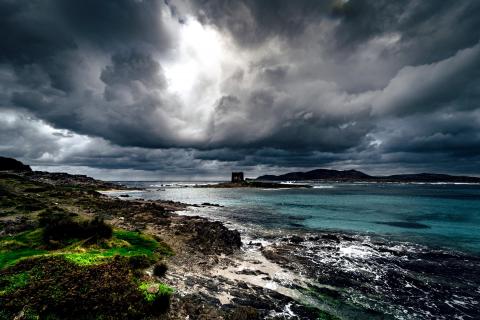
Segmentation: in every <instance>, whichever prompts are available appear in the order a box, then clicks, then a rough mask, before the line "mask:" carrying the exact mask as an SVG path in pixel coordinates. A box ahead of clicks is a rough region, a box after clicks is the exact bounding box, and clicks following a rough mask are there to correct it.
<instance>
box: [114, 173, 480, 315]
mask: <svg viewBox="0 0 480 320" xmlns="http://www.w3.org/2000/svg"><path fill="white" fill-rule="evenodd" d="M121 183H123V184H125V185H127V186H129V187H132V188H137V190H130V191H128V192H127V193H128V194H129V196H130V197H129V198H128V199H139V198H141V199H145V200H158V199H159V200H173V201H179V202H183V203H187V204H191V205H192V207H191V208H190V209H189V210H187V211H185V212H184V213H183V214H190V215H199V216H204V217H207V218H209V219H212V220H218V221H222V222H224V223H225V224H226V225H227V226H228V227H230V228H235V229H237V230H240V232H241V233H242V238H243V239H244V243H245V245H244V246H245V248H244V250H246V251H248V250H261V249H255V245H251V246H249V244H252V243H253V244H255V242H256V241H257V242H260V243H262V244H263V245H262V246H264V245H274V246H278V248H284V249H285V248H287V249H288V250H287V249H285V250H283V251H282V252H283V254H284V255H285V258H286V259H284V260H288V261H292V264H293V263H295V264H294V265H292V266H288V265H287V266H284V267H287V269H290V270H293V271H292V272H295V269H296V267H295V266H297V267H298V270H297V271H298V273H301V274H302V275H304V276H305V277H307V278H308V279H309V281H311V284H312V285H311V286H309V287H308V288H303V289H305V290H303V289H302V288H297V289H298V290H300V291H302V290H303V292H304V293H305V294H306V297H305V301H308V303H310V304H313V305H317V306H320V307H321V308H323V309H324V310H328V311H331V312H333V313H334V314H335V315H336V316H338V317H339V318H341V319H480V185H475V184H446V183H437V184H426V183H425V184H420V183H416V184H413V183H405V184H400V183H384V184H381V183H310V185H311V188H281V189H253V188H199V187H198V185H205V184H209V183H211V182H178V181H176V182H171V181H170V182H169V181H128V182H127V181H124V182H121ZM124 193H126V192H124V191H121V192H119V193H118V194H116V193H110V195H112V196H119V195H120V194H124ZM205 204H210V205H205ZM212 204H213V206H212ZM293 235H300V236H301V237H302V239H304V240H302V241H296V242H295V243H290V242H289V240H288V239H289V237H292V236H293ZM282 246H283V247H282ZM307 282H308V281H307ZM286 285H288V284H286ZM291 287H295V286H294V285H293V286H291ZM307 296H308V297H307Z"/></svg>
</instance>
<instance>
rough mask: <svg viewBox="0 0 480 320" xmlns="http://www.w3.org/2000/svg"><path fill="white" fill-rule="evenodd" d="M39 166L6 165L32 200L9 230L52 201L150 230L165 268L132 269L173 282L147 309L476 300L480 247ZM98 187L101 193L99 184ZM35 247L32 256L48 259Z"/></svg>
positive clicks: (301, 309) (332, 310)
mask: <svg viewBox="0 0 480 320" xmlns="http://www.w3.org/2000/svg"><path fill="white" fill-rule="evenodd" d="M33 176H34V177H38V175H33ZM41 176H42V178H41V180H35V179H30V178H28V177H27V178H25V175H24V174H22V173H2V177H3V180H2V190H6V191H8V192H9V193H10V195H11V196H10V197H11V199H14V198H15V199H18V201H20V202H22V203H25V204H27V203H28V204H29V205H32V204H35V205H36V207H35V206H33V207H31V208H30V209H26V211H25V207H18V208H20V209H18V208H17V209H15V210H17V211H16V213H15V214H13V212H10V214H7V215H3V216H2V217H0V223H2V226H3V230H4V234H3V237H5V235H6V234H5V231H7V233H8V234H9V235H10V236H14V235H22V234H23V233H24V232H27V233H28V232H29V231H28V230H35V228H37V220H36V219H37V218H38V217H37V214H38V212H40V213H41V212H42V210H43V209H42V206H45V205H48V206H51V205H54V206H55V207H57V208H59V209H62V210H66V211H68V212H71V213H75V214H76V215H78V216H79V217H81V218H82V219H93V218H95V217H98V216H101V217H102V218H103V219H105V222H106V223H108V224H109V225H111V226H113V227H114V230H125V232H135V233H138V232H140V233H141V234H145V235H146V236H149V237H153V239H156V240H157V241H159V243H161V244H162V245H164V246H165V248H169V249H168V250H170V251H171V252H173V253H174V254H168V255H164V256H162V258H161V261H162V263H164V264H165V265H166V267H167V269H168V271H167V272H166V273H165V275H162V276H157V275H155V274H154V273H155V265H151V264H149V265H145V266H144V267H141V268H140V269H135V270H134V271H133V272H134V273H135V274H137V276H138V277H139V279H144V280H143V281H162V283H164V284H165V285H166V286H168V287H171V288H173V290H175V291H174V293H173V294H172V295H171V297H170V300H169V301H170V302H169V304H170V307H169V308H168V309H167V310H166V311H165V312H163V313H161V315H158V314H153V313H152V314H150V313H148V312H147V313H146V314H145V316H146V317H147V318H152V319H153V318H158V317H160V318H161V319H185V317H187V316H188V317H189V318H190V319H244V318H242V316H241V315H244V314H248V315H249V316H248V319H317V318H320V319H390V318H391V319H404V317H405V315H406V316H407V318H408V317H415V318H418V319H433V318H435V319H442V318H444V319H449V318H451V317H455V316H458V315H459V314H460V315H466V316H468V315H472V314H475V312H476V311H477V310H478V304H476V303H475V301H477V300H478V299H477V298H478V296H479V295H480V293H479V292H476V291H475V286H476V285H477V284H480V278H478V277H472V274H475V271H476V270H478V269H479V268H480V257H478V256H472V255H468V254H465V253H460V252H456V251H449V250H444V249H435V248H431V247H427V246H422V245H415V244H412V243H407V242H398V241H391V240H387V239H382V238H381V237H370V236H368V235H362V234H358V233H348V232H341V231H338V232H334V231H318V232H313V231H306V230H295V229H275V230H262V228H254V229H252V228H249V227H248V226H247V225H244V224H242V223H239V222H238V221H233V220H229V219H227V218H224V219H219V218H220V217H221V215H215V212H217V213H218V212H219V210H224V211H228V210H231V209H230V208H228V207H223V206H222V205H218V204H215V203H208V202H205V203H202V204H186V203H182V202H178V201H168V200H143V199H136V198H135V197H131V196H125V195H131V194H132V193H135V192H137V191H138V190H134V189H132V188H125V189H121V188H120V189H119V188H118V187H117V188H112V187H111V186H108V188H106V186H107V185H105V184H103V183H102V182H100V181H98V180H96V181H90V182H89V183H88V184H85V182H84V179H83V178H82V184H75V179H74V178H72V176H64V175H62V177H63V178H62V179H66V180H61V181H58V180H57V181H54V179H48V174H46V173H42V174H41ZM9 179H11V181H10V180H9ZM6 181H10V182H8V183H6ZM66 181H68V184H66V183H65V182H66ZM11 186H14V187H13V188H11ZM99 186H100V188H98V187H99ZM7 189H8V190H7ZM99 189H100V190H101V193H99V192H97V191H95V190H99ZM114 190H115V191H114ZM39 200H40V201H39ZM3 204H4V203H3ZM9 210H10V209H9ZM22 210H23V211H22ZM31 210H34V212H33V213H32V212H31ZM35 210H37V211H35ZM38 210H40V211H38ZM35 212H37V213H35ZM116 232H118V231H116ZM2 239H4V238H0V241H1V240H2ZM1 243H2V242H0V244H1ZM4 244H5V242H4ZM87 250H88V249H87ZM30 259H33V260H31V261H32V262H29V263H34V265H35V264H39V265H42V264H45V263H46V262H42V261H43V260H35V259H36V258H35V257H32V258H30ZM25 261H30V260H29V259H28V258H27V259H26V260H25ZM25 261H24V260H21V261H20V263H19V265H23V264H24V263H25ZM36 261H37V262H36ZM104 261H110V260H104ZM458 261H463V265H462V266H459V265H458V263H457V262H458ZM106 263H107V265H108V263H110V262H106ZM46 265H48V264H46ZM102 265H103V264H99V265H97V264H93V265H92V266H91V267H90V268H93V269H95V268H98V267H100V266H102ZM13 268H15V267H13ZM115 268H117V267H115ZM9 270H15V269H12V267H10V268H6V269H5V270H2V271H0V278H1V277H4V275H5V272H7V273H6V274H8V272H12V271H9ZM113 270H116V269H113ZM452 274H455V275H456V280H455V282H452V278H451V275H452ZM64 276H65V277H68V276H69V275H68V274H65V275H64ZM425 279H427V280H428V281H432V283H434V287H430V286H428V285H427V284H425ZM439 279H440V280H441V281H440V282H438V280H439ZM428 281H427V282H428ZM435 281H437V282H435ZM18 290H23V289H18ZM20 292H21V291H20ZM424 292H431V294H432V300H423V298H422V294H423V293H424ZM71 294H76V292H75V291H73V292H71ZM411 297H417V298H416V299H413V300H412V299H411ZM393 298H394V299H393ZM392 299H393V300H392ZM442 299H443V300H442ZM1 303H2V297H1V295H0V304H1ZM127 304H128V302H127ZM372 305H374V306H375V308H374V309H373V308H372V307H371V306H372ZM459 310H460V311H459ZM16 312H17V315H18V314H19V313H21V312H22V310H17V311H16ZM117 318H122V317H121V316H117Z"/></svg>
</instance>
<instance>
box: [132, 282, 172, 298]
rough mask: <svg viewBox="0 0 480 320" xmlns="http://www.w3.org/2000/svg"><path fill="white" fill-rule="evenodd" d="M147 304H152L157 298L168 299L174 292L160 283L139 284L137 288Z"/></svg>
mask: <svg viewBox="0 0 480 320" xmlns="http://www.w3.org/2000/svg"><path fill="white" fill-rule="evenodd" d="M138 288H139V289H140V291H141V292H142V294H143V297H144V298H145V300H146V301H147V302H154V301H155V300H157V299H158V298H164V297H170V296H171V295H172V294H173V292H174V290H173V288H172V287H170V286H168V285H166V284H164V283H161V282H141V283H140V285H139V286H138Z"/></svg>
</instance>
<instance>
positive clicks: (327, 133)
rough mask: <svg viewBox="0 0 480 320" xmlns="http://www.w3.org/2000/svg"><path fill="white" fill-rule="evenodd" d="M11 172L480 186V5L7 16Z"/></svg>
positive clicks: (113, 7) (281, 0)
mask: <svg viewBox="0 0 480 320" xmlns="http://www.w3.org/2000/svg"><path fill="white" fill-rule="evenodd" d="M0 15H1V19H0V39H1V41H0V155H2V156H8V157H15V158H17V159H19V160H22V161H23V162H25V163H27V164H30V165H32V166H33V168H34V169H37V170H48V171H66V172H70V173H82V174H88V175H91V176H94V177H97V178H101V179H109V180H216V179H225V178H228V177H229V175H230V171H232V170H235V171H238V170H242V171H245V173H246V175H247V176H249V177H255V176H258V175H261V174H267V173H269V174H274V173H284V172H288V171H294V170H295V171H297V170H311V169H314V168H332V169H357V170H362V171H364V172H366V173H370V174H394V173H406V172H412V173H414V172H442V173H451V174H468V175H476V176H479V175H480V1H477V0H459V1H437V0H401V1H400V0H349V1H348V0H323V1H322V0H315V1H314V0H296V1H290V0H262V1H257V0H235V1H234V0H178V1H177V0H163V1H160V0H102V1H98V0H82V1H77V0H0Z"/></svg>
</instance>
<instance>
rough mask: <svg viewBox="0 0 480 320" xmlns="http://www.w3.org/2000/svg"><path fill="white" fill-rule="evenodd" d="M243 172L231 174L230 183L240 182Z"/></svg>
mask: <svg viewBox="0 0 480 320" xmlns="http://www.w3.org/2000/svg"><path fill="white" fill-rule="evenodd" d="M242 181H243V172H232V182H242Z"/></svg>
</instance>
